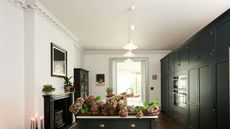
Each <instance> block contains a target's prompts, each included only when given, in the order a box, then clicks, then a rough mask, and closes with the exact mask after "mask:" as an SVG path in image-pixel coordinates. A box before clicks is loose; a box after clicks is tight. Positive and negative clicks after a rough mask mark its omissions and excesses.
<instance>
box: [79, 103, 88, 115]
mask: <svg viewBox="0 0 230 129" xmlns="http://www.w3.org/2000/svg"><path fill="white" fill-rule="evenodd" d="M80 111H81V113H87V112H89V111H90V106H89V104H87V103H84V104H83V105H82V108H81V109H80Z"/></svg>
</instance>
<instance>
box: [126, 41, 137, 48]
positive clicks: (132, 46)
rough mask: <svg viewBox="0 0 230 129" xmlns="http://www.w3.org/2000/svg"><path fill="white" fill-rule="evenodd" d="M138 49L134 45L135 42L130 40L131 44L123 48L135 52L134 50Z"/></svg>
mask: <svg viewBox="0 0 230 129" xmlns="http://www.w3.org/2000/svg"><path fill="white" fill-rule="evenodd" d="M137 48H138V47H137V46H136V45H135V44H133V41H132V40H130V41H129V43H128V44H127V45H125V46H123V49H126V50H134V49H137Z"/></svg>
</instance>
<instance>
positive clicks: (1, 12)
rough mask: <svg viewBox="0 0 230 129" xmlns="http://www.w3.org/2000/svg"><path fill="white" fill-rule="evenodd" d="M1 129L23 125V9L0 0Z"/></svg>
mask: <svg viewBox="0 0 230 129" xmlns="http://www.w3.org/2000/svg"><path fill="white" fill-rule="evenodd" d="M0 28H1V29H0V59H1V63H0V71H1V74H0V87H1V90H0V105H1V106H0V128H1V129H25V128H24V41H23V40H24V37H23V36H24V29H23V12H22V11H21V10H19V9H18V8H16V7H15V6H13V5H12V4H10V3H9V2H7V1H6V0H0Z"/></svg>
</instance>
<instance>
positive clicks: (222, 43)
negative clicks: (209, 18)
mask: <svg viewBox="0 0 230 129" xmlns="http://www.w3.org/2000/svg"><path fill="white" fill-rule="evenodd" d="M229 30H230V17H229V18H226V19H225V20H223V21H222V22H221V23H219V24H217V25H216V27H215V32H216V33H215V38H216V39H215V41H216V56H217V57H218V58H219V57H227V56H228V47H230V36H229Z"/></svg>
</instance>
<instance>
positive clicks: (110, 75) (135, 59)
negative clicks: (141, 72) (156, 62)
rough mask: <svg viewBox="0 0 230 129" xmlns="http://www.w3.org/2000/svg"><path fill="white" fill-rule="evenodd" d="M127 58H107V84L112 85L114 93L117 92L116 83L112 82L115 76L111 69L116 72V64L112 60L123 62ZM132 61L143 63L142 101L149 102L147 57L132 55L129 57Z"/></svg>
mask: <svg viewBox="0 0 230 129" xmlns="http://www.w3.org/2000/svg"><path fill="white" fill-rule="evenodd" d="M126 59H127V58H125V57H117V58H109V86H111V87H113V89H114V91H115V93H117V85H116V82H117V81H115V82H114V80H116V77H115V76H114V75H116V73H114V74H113V71H115V72H116V68H117V67H116V66H113V65H116V64H117V63H114V62H123V61H125V60H126ZM130 59H131V60H132V61H139V62H142V63H144V64H145V82H143V83H144V85H145V87H144V91H145V93H144V96H141V98H142V101H145V102H147V103H149V59H148V57H132V58H130Z"/></svg>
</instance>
